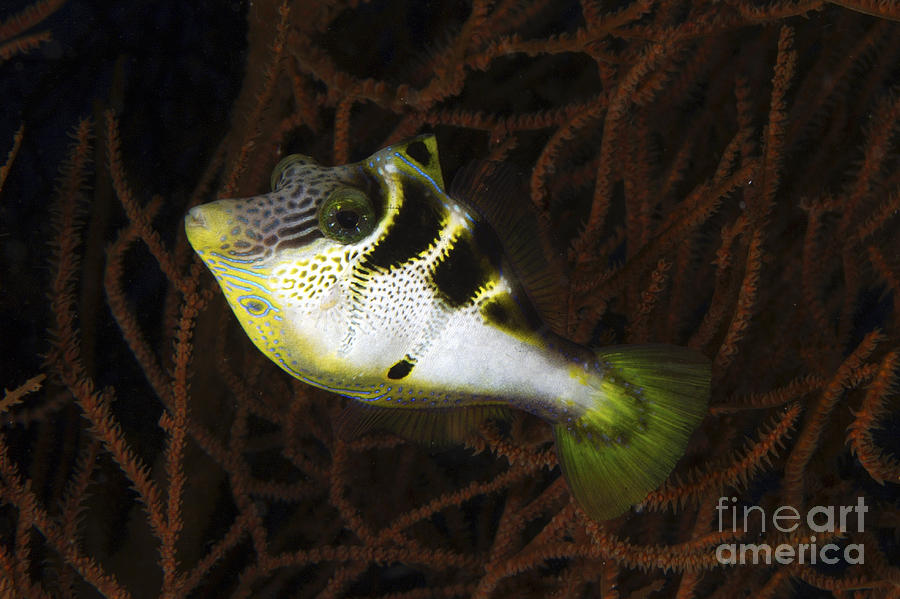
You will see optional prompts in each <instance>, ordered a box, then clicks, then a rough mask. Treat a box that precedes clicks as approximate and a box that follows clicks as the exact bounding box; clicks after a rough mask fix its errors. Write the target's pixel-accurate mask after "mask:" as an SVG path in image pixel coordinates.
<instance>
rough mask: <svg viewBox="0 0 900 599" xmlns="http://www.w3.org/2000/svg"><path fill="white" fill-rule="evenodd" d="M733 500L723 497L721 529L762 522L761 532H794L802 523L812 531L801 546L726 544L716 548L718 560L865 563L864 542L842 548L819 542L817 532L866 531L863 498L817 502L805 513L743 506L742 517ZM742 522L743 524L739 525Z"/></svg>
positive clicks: (719, 508)
mask: <svg viewBox="0 0 900 599" xmlns="http://www.w3.org/2000/svg"><path fill="white" fill-rule="evenodd" d="M730 499H731V501H729V498H728V497H719V503H718V505H716V512H718V516H719V532H724V531H725V530H729V529H728V525H729V524H730V525H731V528H730V530H731V531H733V532H735V533H741V532H746V531H747V530H749V527H748V525H752V524H759V525H761V528H760V532H761V533H765V532H766V531H767V530H776V531H780V532H782V533H792V532H794V531H796V530H797V529H798V528H799V527H800V526H801V523H805V524H806V526H807V527H808V528H809V531H810V535H809V537H808V539H809V542H807V543H798V544H797V545H790V544H788V543H781V544H779V545H775V546H774V547H773V546H772V545H769V544H768V543H759V544H756V543H722V544H721V545H719V546H718V547H717V548H716V559H717V560H718V561H719V563H720V564H727V565H731V564H772V563H773V562H774V563H778V564H794V563H796V564H836V563H838V562H839V561H842V560H843V562H844V563H846V564H862V563H863V562H864V561H865V547H864V546H863V544H862V543H848V544H847V545H844V546H843V547H841V546H840V545H837V544H835V543H826V544H819V543H817V542H816V539H817V537H816V534H820V535H823V536H824V537H825V538H828V539H830V538H831V537H833V536H835V535H841V536H842V535H843V533H847V532H852V531H856V532H864V529H865V514H866V512H868V511H869V508H868V507H867V506H866V504H865V502H864V501H863V498H862V497H860V498H859V499H858V501H857V503H856V505H841V506H825V505H817V506H814V507H811V508H810V509H809V510H808V511H807V512H806V513H805V514H801V513H800V512H799V511H798V510H797V509H796V508H794V507H792V506H789V505H783V506H781V507H779V508H777V509H775V510H774V511H773V512H772V514H771V518H768V517H767V514H766V511H765V510H764V509H763V508H762V507H760V506H758V505H750V506H743V509H742V510H740V511H742V512H743V514H742V517H741V516H740V515H739V508H738V506H737V505H736V504H737V498H736V497H731V498H730ZM739 524H742V525H743V526H742V527H739ZM769 526H771V528H769Z"/></svg>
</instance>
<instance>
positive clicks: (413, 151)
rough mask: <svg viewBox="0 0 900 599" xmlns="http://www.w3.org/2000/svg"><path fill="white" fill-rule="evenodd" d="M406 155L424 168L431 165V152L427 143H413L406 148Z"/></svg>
mask: <svg viewBox="0 0 900 599" xmlns="http://www.w3.org/2000/svg"><path fill="white" fill-rule="evenodd" d="M406 154H407V155H408V156H409V157H410V158H412V159H413V160H415V161H416V162H418V163H419V164H421V165H422V166H428V165H429V164H430V163H431V152H429V151H428V146H426V145H425V142H422V141H414V142H412V143H411V144H409V145H408V146H406Z"/></svg>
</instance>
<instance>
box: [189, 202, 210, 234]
mask: <svg viewBox="0 0 900 599" xmlns="http://www.w3.org/2000/svg"><path fill="white" fill-rule="evenodd" d="M184 228H185V229H187V230H190V229H205V228H206V218H205V217H204V215H203V206H194V207H193V208H191V209H190V210H188V213H187V214H185V215H184Z"/></svg>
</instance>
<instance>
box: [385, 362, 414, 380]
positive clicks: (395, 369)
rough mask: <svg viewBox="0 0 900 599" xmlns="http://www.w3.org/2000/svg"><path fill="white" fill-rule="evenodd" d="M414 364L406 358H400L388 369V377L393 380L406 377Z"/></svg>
mask: <svg viewBox="0 0 900 599" xmlns="http://www.w3.org/2000/svg"><path fill="white" fill-rule="evenodd" d="M413 366H414V364H413V363H412V362H409V361H408V360H406V359H405V358H404V359H403V360H400V361H399V362H397V363H396V364H394V365H393V366H391V369H390V370H388V373H387V377H388V378H389V379H391V380H395V381H396V380H400V379H402V378H405V377H406V376H407V375H408V374H409V373H410V372H412V369H413Z"/></svg>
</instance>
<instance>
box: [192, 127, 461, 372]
mask: <svg viewBox="0 0 900 599" xmlns="http://www.w3.org/2000/svg"><path fill="white" fill-rule="evenodd" d="M271 184H272V191H271V192H270V193H267V194H262V195H258V196H253V197H249V198H241V199H222V200H218V201H214V202H210V203H208V204H203V205H200V206H196V207H194V208H192V209H191V210H190V211H189V212H188V214H187V215H186V217H185V230H186V233H187V238H188V241H189V242H190V244H191V246H192V247H193V248H194V250H195V251H196V252H197V254H198V255H199V257H200V258H201V259H202V260H203V262H204V263H205V264H206V266H207V267H208V268H209V269H210V271H211V272H212V274H213V275H214V277H215V278H216V280H217V282H218V283H219V285H220V287H221V288H222V291H223V293H224V295H225V298H226V299H227V301H228V303H229V305H230V307H231V308H232V310H233V311H234V313H235V315H236V316H237V318H238V320H239V321H240V323H241V325H242V326H243V328H244V330H245V331H246V332H247V334H248V335H249V336H250V338H251V340H252V341H253V342H254V344H255V345H256V346H257V347H259V349H260V350H262V351H263V353H265V354H266V355H267V356H268V357H269V358H271V359H272V360H274V361H275V362H276V363H278V364H279V365H280V366H282V367H283V368H285V369H286V370H289V371H291V372H292V373H293V374H297V372H296V371H295V370H296V368H294V369H292V367H291V365H292V364H295V365H299V364H302V363H304V362H308V361H309V358H308V356H309V355H311V354H316V355H326V354H328V353H329V351H333V350H334V348H335V347H337V346H339V345H340V342H341V336H342V335H344V334H345V331H346V330H347V328H348V323H349V319H350V316H351V315H350V313H351V311H352V309H353V306H352V304H353V302H352V301H351V297H352V295H353V293H354V291H353V276H354V274H355V275H356V276H359V273H360V272H365V271H366V269H367V267H368V268H370V269H371V268H378V266H377V264H374V263H373V264H366V263H365V262H366V260H367V259H369V260H372V256H373V254H374V252H373V250H374V249H376V246H378V244H379V241H380V240H382V239H383V238H384V237H385V232H386V230H387V229H389V228H390V227H391V224H392V223H393V222H396V220H397V219H396V215H397V214H398V213H399V212H400V208H401V206H402V205H403V204H404V198H405V197H409V196H410V194H409V193H406V192H408V191H409V190H410V189H411V188H413V187H415V189H417V190H427V192H426V193H415V197H414V200H415V202H418V203H419V204H421V205H419V206H418V207H417V210H416V211H415V213H416V214H421V215H422V218H423V220H428V221H429V222H430V221H435V220H439V215H440V214H442V213H443V211H444V210H445V208H443V207H442V205H441V202H446V201H449V198H447V197H446V196H445V195H444V194H443V191H442V188H443V179H442V176H441V171H440V166H439V161H438V154H437V143H436V140H435V138H434V136H431V135H426V136H420V137H417V138H414V139H412V140H409V141H407V142H404V143H402V144H397V145H393V146H389V147H387V148H384V149H382V150H380V151H378V152H376V153H375V154H373V155H372V156H370V157H369V158H367V159H365V160H362V161H360V162H357V163H353V164H348V165H340V166H334V167H327V166H322V165H319V164H317V163H316V162H315V161H314V160H313V159H311V158H309V157H307V156H303V155H298V154H294V155H290V156H287V157H286V158H284V159H283V160H282V161H281V162H280V163H279V164H278V165H277V166H276V167H275V169H274V171H273V173H272V178H271ZM413 225H414V226H413V228H415V223H413ZM432 236H433V231H429V232H428V237H429V239H431V237H432ZM413 237H415V234H414V233H413ZM381 249H383V248H381ZM385 253H387V254H390V252H389V251H387V252H381V254H385ZM386 259H387V260H390V259H391V257H390V256H387V258H386ZM357 307H358V306H357ZM298 354H302V356H301V358H300V359H298V357H297V356H298ZM298 367H299V366H298ZM323 368H324V367H323ZM301 378H304V377H301Z"/></svg>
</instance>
